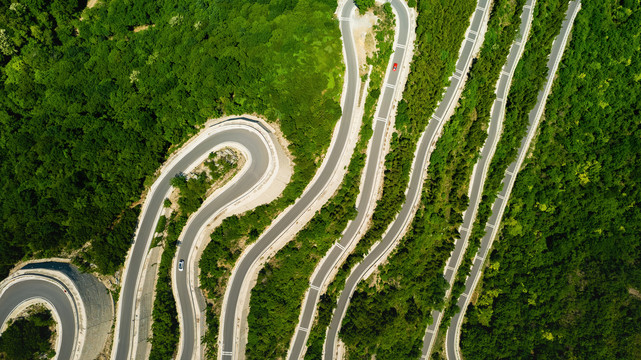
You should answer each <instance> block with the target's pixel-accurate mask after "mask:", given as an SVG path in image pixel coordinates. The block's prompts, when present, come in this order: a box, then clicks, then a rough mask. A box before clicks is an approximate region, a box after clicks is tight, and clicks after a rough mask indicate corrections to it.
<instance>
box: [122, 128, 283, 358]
mask: <svg viewBox="0 0 641 360" xmlns="http://www.w3.org/2000/svg"><path fill="white" fill-rule="evenodd" d="M256 124H257V122H256V121H254V120H251V119H248V118H235V119H230V120H228V121H226V122H224V123H221V124H218V125H216V126H213V127H211V128H209V129H206V130H205V131H203V132H201V134H199V135H198V136H197V137H195V138H193V139H192V140H191V141H190V143H189V144H188V145H187V146H185V147H184V148H183V149H181V150H180V151H179V152H178V153H176V154H175V155H174V157H172V159H170V160H169V161H168V162H167V164H166V165H165V166H163V168H162V170H161V175H160V177H159V178H158V179H157V180H156V181H155V182H154V184H153V185H152V187H151V190H150V193H149V195H148V197H147V199H146V200H145V202H144V205H143V211H142V213H141V217H140V221H139V225H138V230H137V233H136V237H135V241H134V244H133V246H132V248H131V250H130V252H129V254H128V257H127V263H126V267H125V269H126V270H125V274H124V276H123V278H124V280H123V282H122V289H121V292H120V299H119V301H118V310H117V313H116V314H117V317H116V332H115V339H114V348H113V350H112V359H123V360H124V359H131V358H134V357H135V354H136V344H137V342H136V341H135V340H134V339H135V338H136V334H134V332H135V330H134V329H136V327H137V320H138V318H139V316H136V315H137V314H138V313H139V312H140V303H139V301H138V289H139V287H140V286H141V280H140V278H141V276H142V274H143V273H144V269H143V265H144V263H145V261H144V260H145V257H146V256H147V254H148V250H149V247H150V244H151V241H152V239H153V236H154V233H155V227H156V224H157V222H158V219H159V218H160V215H161V212H162V210H163V201H164V199H165V198H166V197H167V196H168V195H169V193H170V191H171V183H170V181H171V179H172V178H173V177H175V176H176V175H179V174H183V173H186V172H189V171H190V170H191V169H193V168H194V167H196V166H197V165H199V164H200V163H201V162H202V161H204V160H205V159H206V158H207V156H208V155H209V154H210V153H211V152H212V151H215V149H217V148H220V147H223V146H231V147H237V148H240V149H241V150H242V151H243V152H245V153H246V156H247V157H248V159H247V163H246V164H245V166H244V168H243V169H242V170H241V173H240V174H238V175H237V176H235V177H234V179H233V180H232V182H231V183H230V184H229V187H227V189H226V190H225V191H224V192H222V193H220V194H219V195H218V196H216V197H214V198H213V200H210V199H208V203H207V204H206V205H205V206H203V207H201V209H199V211H198V213H197V214H196V215H194V216H193V217H192V218H191V219H190V221H189V226H186V227H185V229H184V232H183V234H185V236H184V238H183V243H182V245H180V249H179V250H178V252H177V253H178V256H185V257H188V256H187V255H188V254H187V253H185V249H190V248H191V246H192V244H193V240H194V238H195V233H196V232H197V231H198V230H200V228H201V227H202V223H203V221H205V220H206V219H208V218H209V217H211V216H212V215H213V214H215V213H218V212H219V211H221V210H222V209H224V208H225V207H227V206H229V205H230V204H231V203H232V202H234V201H235V200H237V199H241V198H244V197H246V196H247V194H248V193H250V192H251V191H252V190H253V189H254V188H255V187H256V186H258V185H259V184H260V183H261V181H265V176H264V175H265V174H266V172H267V170H268V169H269V166H270V163H271V162H273V161H275V159H274V155H273V147H274V145H272V146H270V145H269V144H270V143H273V142H274V139H272V138H270V137H269V135H267V134H266V131H263V132H261V128H262V127H261V126H260V125H259V126H256ZM188 272H189V271H184V272H180V275H182V277H177V279H178V281H177V286H178V292H179V294H180V296H182V294H189V293H190V292H191V289H189V288H188V287H187V285H186V284H187V283H186V275H187V273H188ZM180 300H183V301H180ZM192 304H193V303H192V302H191V301H185V299H182V297H181V298H179V303H178V306H179V308H180V311H181V313H182V314H188V316H182V317H181V319H182V320H183V323H182V327H181V339H182V341H181V343H188V344H190V345H192V346H184V347H183V351H182V355H181V356H187V358H189V359H191V358H192V356H193V353H194V352H197V351H198V349H199V346H198V345H199V344H200V341H195V340H194V339H195V335H194V334H195V333H196V332H197V330H196V329H195V325H194V324H193V322H194V321H195V317H192V316H191V315H193V313H194V310H193V309H192ZM187 341H189V342H187Z"/></svg>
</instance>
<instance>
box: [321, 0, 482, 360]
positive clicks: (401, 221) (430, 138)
mask: <svg viewBox="0 0 641 360" xmlns="http://www.w3.org/2000/svg"><path fill="white" fill-rule="evenodd" d="M488 2H489V0H480V1H479V2H478V3H477V9H476V10H475V12H474V14H473V15H472V19H471V23H470V26H469V27H468V29H467V31H466V36H465V40H464V41H463V44H462V45H461V50H460V53H459V59H458V61H457V63H456V68H455V72H454V75H453V76H452V77H451V79H450V81H451V82H450V85H449V86H448V88H447V90H446V91H445V96H444V98H443V100H442V101H441V102H440V104H439V106H438V107H437V109H436V111H435V112H434V114H433V115H432V119H431V120H430V122H429V124H428V125H427V128H426V129H425V132H424V133H423V135H422V136H421V139H420V140H419V143H418V147H417V152H416V156H415V158H414V163H413V166H412V172H411V174H410V181H409V185H408V191H407V194H406V201H405V203H404V204H403V206H402V208H401V211H400V213H399V214H398V216H397V218H396V219H395V220H394V222H392V224H391V225H390V226H389V227H388V229H387V232H386V234H385V235H384V236H383V239H382V240H381V241H380V242H379V243H378V244H377V245H375V246H374V247H373V248H372V250H371V251H370V253H369V254H368V255H367V256H366V257H365V259H363V261H362V262H361V263H360V264H358V265H357V266H356V267H355V269H354V270H353V271H352V273H351V274H350V276H349V277H348V278H347V282H346V285H345V289H344V290H343V292H342V293H341V295H340V297H339V299H338V305H337V307H336V310H335V311H334V314H333V317H332V320H331V323H330V325H329V329H328V332H327V337H326V340H325V346H324V350H323V356H324V358H325V359H330V360H331V359H333V358H334V356H335V353H336V349H337V342H338V332H339V330H340V326H341V323H342V320H343V317H344V316H345V313H346V311H347V307H348V306H349V302H350V299H351V297H352V294H353V293H354V291H355V290H356V286H357V285H358V283H359V282H360V281H361V280H362V279H364V278H365V277H367V275H368V274H369V273H371V272H372V271H373V270H375V268H376V267H377V266H378V265H379V264H380V263H381V262H382V261H383V260H384V259H385V258H386V256H387V255H389V253H390V252H391V251H392V249H393V248H394V246H395V245H396V243H397V241H398V239H399V238H400V237H401V236H402V234H403V233H404V232H405V230H406V229H407V227H408V226H409V224H410V222H411V220H412V217H413V216H414V213H415V211H416V206H417V204H418V201H419V199H420V194H421V189H422V187H423V179H424V177H425V171H426V169H427V165H428V163H429V158H430V155H431V154H432V151H433V144H435V143H436V140H437V139H438V136H439V135H440V132H441V130H442V128H443V125H444V124H445V122H446V121H447V120H448V118H449V116H450V114H451V112H452V111H453V109H454V106H455V105H456V103H457V101H458V99H459V97H460V95H461V92H462V88H463V84H464V82H465V80H466V77H465V76H464V75H465V74H466V73H467V71H468V69H469V67H470V64H471V62H472V58H473V56H474V53H475V51H477V49H478V47H479V45H480V43H482V42H483V34H484V28H485V27H486V26H487V20H488V17H489V6H488Z"/></svg>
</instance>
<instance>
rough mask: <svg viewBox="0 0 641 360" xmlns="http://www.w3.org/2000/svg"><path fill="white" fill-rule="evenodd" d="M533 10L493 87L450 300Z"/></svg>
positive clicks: (450, 268)
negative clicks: (486, 133) (488, 123)
mask: <svg viewBox="0 0 641 360" xmlns="http://www.w3.org/2000/svg"><path fill="white" fill-rule="evenodd" d="M533 6H534V0H528V1H526V3H525V5H524V6H523V12H522V14H521V27H520V31H519V35H517V36H516V38H515V40H514V43H513V44H512V48H511V49H510V53H509V54H508V57H507V61H506V63H505V65H504V66H503V69H502V71H501V75H500V77H499V81H498V84H497V86H496V100H495V101H494V106H493V107H492V113H491V115H490V125H489V127H488V137H487V139H486V140H485V144H484V145H483V148H482V149H481V157H480V159H479V161H478V162H477V163H476V165H475V169H474V172H473V173H472V179H471V182H470V192H469V197H470V202H469V206H468V208H467V210H466V211H465V212H464V213H463V224H462V225H461V227H460V228H459V233H460V234H461V237H460V238H459V239H457V240H456V242H455V245H454V251H453V252H452V254H451V255H450V259H449V260H448V262H447V265H446V266H445V274H444V276H445V279H446V280H447V282H448V283H449V284H450V288H449V289H448V291H447V293H446V297H447V296H449V293H450V290H451V286H452V284H453V282H454V278H455V274H456V269H458V267H459V265H460V263H461V261H462V258H463V255H464V254H465V249H466V248H467V242H468V239H469V237H470V233H471V229H472V225H473V224H474V221H475V220H476V213H477V211H478V205H479V203H480V201H481V195H482V193H483V186H484V184H485V177H486V175H487V170H488V167H489V165H490V161H492V156H494V151H495V150H496V145H497V143H498V138H499V136H500V133H501V127H502V122H503V118H504V116H505V104H506V97H507V94H508V91H509V89H510V84H511V82H512V75H513V74H514V70H515V69H516V65H517V64H518V62H519V59H520V58H521V54H522V53H523V48H524V46H525V42H524V39H525V40H527V37H528V34H529V31H530V24H531V23H532V8H533ZM441 318H442V313H441V312H440V311H436V310H435V311H433V312H432V319H433V321H432V324H431V325H429V326H428V327H427V330H426V332H425V337H424V338H423V350H422V353H423V356H424V357H427V356H428V355H429V354H430V352H431V348H432V346H433V344H434V341H435V339H436V332H437V329H438V327H439V325H440V322H441Z"/></svg>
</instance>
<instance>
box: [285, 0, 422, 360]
mask: <svg viewBox="0 0 641 360" xmlns="http://www.w3.org/2000/svg"><path fill="white" fill-rule="evenodd" d="M391 5H392V7H393V8H394V10H395V13H396V15H397V19H396V21H397V24H398V39H397V41H396V43H395V44H394V54H393V55H392V57H391V59H390V61H389V66H388V69H389V70H388V73H387V79H386V84H387V86H383V93H382V102H381V103H380V107H379V109H378V113H377V114H376V117H375V121H374V134H373V136H372V140H371V146H370V147H369V153H368V154H367V167H366V170H365V178H364V182H363V185H362V190H361V194H362V195H361V197H360V199H359V203H358V205H357V209H358V214H357V215H356V218H355V219H354V220H353V221H350V222H349V224H348V225H347V228H346V229H345V231H344V233H343V236H342V238H341V240H340V241H339V242H338V244H337V245H335V246H334V247H332V249H331V250H330V252H329V255H328V256H326V257H325V258H324V259H323V261H322V262H321V264H320V265H319V267H320V270H319V271H317V272H316V274H315V276H314V278H313V279H312V281H311V286H310V289H309V293H308V296H307V298H306V299H307V300H306V301H305V303H304V304H303V309H302V314H303V316H302V318H301V321H300V323H299V326H298V328H297V330H296V333H295V335H294V340H293V347H292V348H291V349H290V352H289V354H288V355H287V357H288V359H299V358H300V357H301V356H302V351H303V349H304V347H305V343H306V341H307V337H308V335H309V329H310V328H311V326H312V322H313V320H314V313H315V309H316V305H317V303H318V300H319V297H320V288H321V287H322V286H323V284H324V282H325V281H326V279H327V277H328V276H329V273H330V272H331V271H332V269H333V268H334V267H335V266H336V264H337V263H338V262H339V260H340V259H341V258H342V256H343V255H344V253H345V251H346V249H347V248H349V247H350V245H351V243H352V242H353V241H355V240H357V234H358V232H359V229H360V228H361V226H363V224H364V223H365V222H366V221H367V219H368V217H367V211H366V210H367V209H368V208H369V207H370V206H371V205H372V204H373V203H374V202H375V199H376V193H377V192H376V190H375V189H374V185H375V183H376V177H377V176H378V175H377V173H378V167H379V162H380V159H381V156H382V155H383V154H382V151H383V141H384V140H385V129H386V125H387V122H388V120H389V117H390V112H391V109H392V105H393V100H394V97H395V96H394V95H395V93H396V90H397V89H396V87H397V85H398V82H399V77H400V75H399V73H400V72H401V71H402V68H401V67H402V66H403V65H404V64H405V61H404V59H405V52H406V46H407V42H408V39H409V35H410V14H409V9H408V8H407V6H406V5H405V3H403V2H402V1H401V0H392V1H391ZM349 11H354V10H353V8H352V9H351V10H349ZM346 31H347V29H346ZM394 63H396V64H399V69H398V70H397V71H391V64H394Z"/></svg>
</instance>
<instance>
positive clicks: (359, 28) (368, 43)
mask: <svg viewBox="0 0 641 360" xmlns="http://www.w3.org/2000/svg"><path fill="white" fill-rule="evenodd" d="M376 23H378V17H377V16H376V15H374V12H373V11H372V10H370V11H368V12H366V13H365V14H364V15H359V14H357V15H356V16H355V17H354V21H353V22H352V32H353V34H354V39H355V41H356V53H357V54H358V64H359V75H360V76H363V75H365V74H367V72H368V66H367V62H366V61H367V58H368V57H372V56H373V55H374V52H375V51H376V38H375V37H374V36H375V35H374V25H376Z"/></svg>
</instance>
